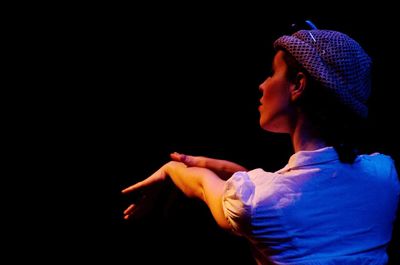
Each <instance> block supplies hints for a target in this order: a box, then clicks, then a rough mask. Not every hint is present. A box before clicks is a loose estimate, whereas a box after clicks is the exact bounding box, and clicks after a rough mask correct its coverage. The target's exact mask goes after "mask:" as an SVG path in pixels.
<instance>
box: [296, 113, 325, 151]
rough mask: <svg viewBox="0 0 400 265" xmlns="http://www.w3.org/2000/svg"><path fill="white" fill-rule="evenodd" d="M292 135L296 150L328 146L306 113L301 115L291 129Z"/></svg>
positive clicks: (310, 149)
mask: <svg viewBox="0 0 400 265" xmlns="http://www.w3.org/2000/svg"><path fill="white" fill-rule="evenodd" d="M290 137H291V139H292V143H293V148H294V151H295V152H298V151H312V150H316V149H320V148H323V147H326V146H327V144H326V142H325V140H323V139H322V138H321V136H320V134H319V132H318V130H317V129H316V128H315V126H313V124H312V123H311V122H310V121H309V120H308V119H306V118H305V117H304V115H299V117H298V118H297V120H296V122H295V124H294V127H293V129H292V130H291V133H290Z"/></svg>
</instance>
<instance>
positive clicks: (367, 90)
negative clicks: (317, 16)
mask: <svg viewBox="0 0 400 265" xmlns="http://www.w3.org/2000/svg"><path fill="white" fill-rule="evenodd" d="M274 48H275V49H279V48H283V49H284V50H286V51H287V52H289V53H290V54H291V55H292V56H294V58H295V59H296V60H297V61H298V62H299V63H300V64H301V65H302V66H303V67H304V68H305V69H306V70H307V71H308V73H309V74H310V75H311V76H312V77H313V78H315V79H316V80H317V81H318V82H320V83H322V84H323V85H324V86H325V87H327V88H328V89H329V90H331V91H332V92H333V94H334V95H336V96H337V98H338V99H339V101H340V102H341V103H342V104H344V105H346V106H348V107H349V109H350V110H351V111H353V112H354V113H355V114H356V115H358V116H360V117H362V118H366V117H367V116H368V107H367V100H368V98H369V96H370V94H371V75H370V74H371V67H372V61H371V58H370V57H369V56H368V54H367V53H366V52H365V51H364V49H363V48H362V47H361V46H360V44H359V43H358V42H356V41H355V40H354V39H352V38H350V37H349V36H348V35H346V34H344V33H341V32H337V31H333V30H319V29H314V30H299V31H297V32H295V33H294V34H292V35H291V36H288V35H284V36H281V37H279V38H278V39H277V40H276V41H275V42H274Z"/></svg>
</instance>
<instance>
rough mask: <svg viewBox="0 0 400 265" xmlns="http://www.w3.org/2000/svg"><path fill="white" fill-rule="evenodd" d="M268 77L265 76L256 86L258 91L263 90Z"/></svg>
mask: <svg viewBox="0 0 400 265" xmlns="http://www.w3.org/2000/svg"><path fill="white" fill-rule="evenodd" d="M268 79H269V77H267V78H266V79H265V80H264V81H263V82H262V83H261V84H260V85H259V86H258V89H259V90H260V91H263V90H264V87H265V84H266V83H267V81H268Z"/></svg>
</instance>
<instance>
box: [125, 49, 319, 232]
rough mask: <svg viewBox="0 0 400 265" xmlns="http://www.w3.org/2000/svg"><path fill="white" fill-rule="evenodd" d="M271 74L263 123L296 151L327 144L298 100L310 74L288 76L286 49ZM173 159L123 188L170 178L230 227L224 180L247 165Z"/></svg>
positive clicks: (174, 156) (263, 86)
mask: <svg viewBox="0 0 400 265" xmlns="http://www.w3.org/2000/svg"><path fill="white" fill-rule="evenodd" d="M272 70H273V71H272V74H271V75H270V76H268V77H267V78H266V79H265V81H264V82H263V83H262V84H260V86H259V90H260V91H261V92H262V96H261V99H260V103H261V105H260V106H259V112H260V126H261V128H263V129H264V130H267V131H271V132H277V133H288V134H289V135H290V136H291V140H292V143H293V146H294V150H295V152H297V151H300V150H315V149H318V148H322V147H324V146H326V144H325V143H324V141H323V140H322V139H320V138H319V137H318V134H317V133H316V130H315V129H314V127H313V126H312V124H311V123H310V122H309V120H308V119H307V116H306V115H305V114H304V113H303V112H302V111H301V107H300V106H298V104H296V102H297V101H298V99H299V97H300V96H301V95H302V93H303V92H304V90H305V89H306V87H307V77H306V75H305V74H304V73H301V72H299V73H298V74H297V76H296V78H295V80H289V79H288V78H287V65H286V62H285V61H284V52H283V51H278V52H277V53H276V55H275V56H274V60H273V64H272ZM170 156H171V160H172V161H170V162H167V163H166V164H164V165H163V166H162V167H161V168H160V169H158V170H157V171H156V172H154V173H153V174H152V175H151V176H149V177H148V178H146V179H144V180H143V181H140V182H137V183H136V184H133V185H131V186H129V187H127V188H126V189H124V190H122V193H123V194H128V193H131V192H137V191H139V190H144V191H145V190H146V189H147V188H149V187H152V186H155V185H156V184H158V183H162V182H164V181H165V180H166V179H167V178H170V179H171V180H172V181H173V183H174V184H175V185H176V186H177V187H178V188H179V189H180V190H181V191H182V192H183V193H184V194H185V195H186V196H188V197H191V198H197V199H200V200H202V201H204V202H205V203H206V204H207V206H208V207H209V209H210V211H211V213H212V215H213V217H214V219H215V221H216V222H217V223H218V225H219V226H220V227H221V228H223V229H230V226H229V223H228V221H227V220H226V218H225V215H224V212H223V208H222V196H223V191H224V184H225V181H226V179H228V178H229V177H230V176H231V175H232V174H233V173H234V172H237V171H247V169H246V168H244V167H242V166H240V165H238V164H236V163H233V162H230V161H226V160H221V159H213V158H208V157H203V156H189V155H185V154H179V153H173V154H171V155H170ZM137 208H138V207H137V205H135V204H132V205H130V206H129V207H128V208H127V209H126V210H125V211H124V218H125V219H130V218H131V217H132V216H134V214H135V212H136V209H137Z"/></svg>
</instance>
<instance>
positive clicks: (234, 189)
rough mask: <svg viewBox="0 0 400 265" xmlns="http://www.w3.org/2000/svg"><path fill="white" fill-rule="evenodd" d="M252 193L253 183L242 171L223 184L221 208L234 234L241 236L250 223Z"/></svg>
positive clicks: (253, 189) (253, 190) (253, 191)
mask: <svg viewBox="0 0 400 265" xmlns="http://www.w3.org/2000/svg"><path fill="white" fill-rule="evenodd" d="M254 193H255V186H254V183H253V182H252V181H251V179H250V177H249V175H248V174H247V173H246V172H244V171H238V172H236V173H234V174H233V175H232V177H230V178H229V179H228V180H227V181H226V183H225V187H224V194H223V196H222V207H223V210H224V214H225V217H226V219H227V220H228V222H229V223H230V225H231V227H232V231H233V232H234V233H236V234H239V235H243V233H242V232H244V231H243V230H244V229H246V227H248V226H249V224H250V222H251V215H252V200H253V198H254Z"/></svg>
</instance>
